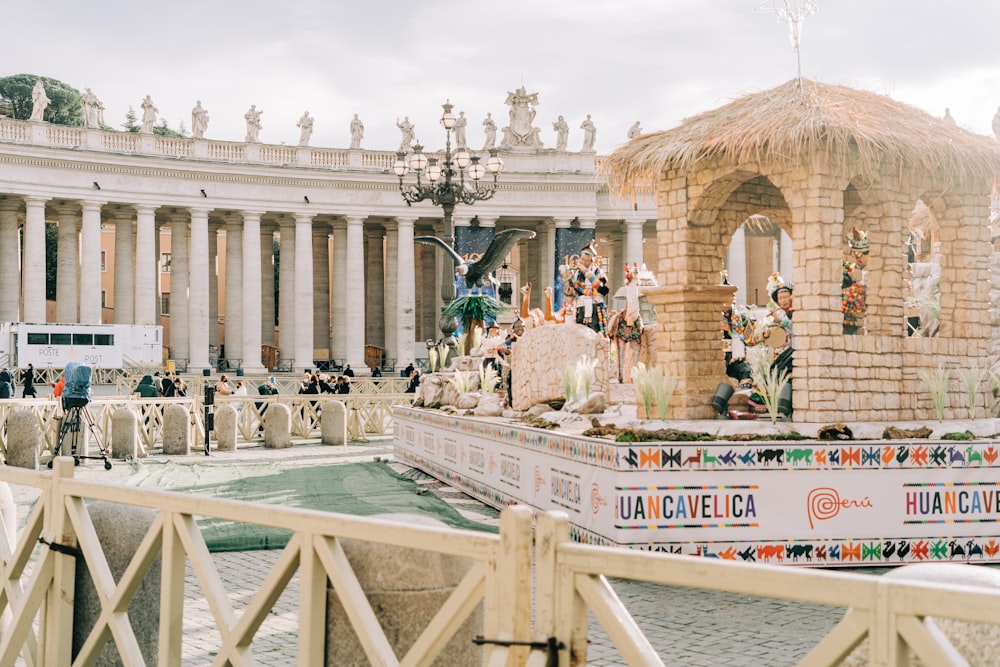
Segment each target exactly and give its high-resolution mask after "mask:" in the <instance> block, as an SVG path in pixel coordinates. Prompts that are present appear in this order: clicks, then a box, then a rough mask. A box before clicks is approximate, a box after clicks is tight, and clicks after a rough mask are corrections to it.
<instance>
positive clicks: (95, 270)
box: [0, 197, 416, 373]
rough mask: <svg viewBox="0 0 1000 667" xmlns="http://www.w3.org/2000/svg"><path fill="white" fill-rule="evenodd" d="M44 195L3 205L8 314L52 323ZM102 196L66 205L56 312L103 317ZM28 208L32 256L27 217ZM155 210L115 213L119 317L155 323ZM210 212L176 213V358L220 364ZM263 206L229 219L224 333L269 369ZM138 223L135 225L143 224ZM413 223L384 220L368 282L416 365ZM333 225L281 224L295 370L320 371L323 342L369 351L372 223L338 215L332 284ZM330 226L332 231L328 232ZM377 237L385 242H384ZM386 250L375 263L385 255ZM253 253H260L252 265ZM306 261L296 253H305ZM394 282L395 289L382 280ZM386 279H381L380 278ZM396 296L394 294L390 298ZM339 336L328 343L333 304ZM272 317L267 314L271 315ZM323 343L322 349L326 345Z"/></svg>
mask: <svg viewBox="0 0 1000 667" xmlns="http://www.w3.org/2000/svg"><path fill="white" fill-rule="evenodd" d="M46 203H47V200H46V199H44V198H41V197H25V198H24V208H23V209H22V208H21V207H20V206H19V205H18V203H17V202H16V201H12V200H4V201H0V281H2V282H0V284H3V285H4V286H5V289H3V290H0V321H25V322H45V321H46V312H45V303H46V300H45V257H46V253H45V206H46ZM102 206H103V204H102V203H99V202H89V201H85V202H80V203H79V204H73V203H59V204H57V205H56V206H55V208H56V211H57V216H58V218H57V219H58V223H59V231H58V237H57V238H58V241H57V243H58V253H57V254H58V261H57V266H56V276H57V278H56V283H57V284H56V289H57V294H58V299H57V302H56V319H57V321H60V322H69V323H73V322H80V323H84V324H100V323H101V321H102V318H101V305H102V304H101V249H100V229H101V210H102ZM22 210H23V211H24V229H23V261H22V257H21V252H19V251H20V249H21V248H22V242H21V239H19V233H18V215H19V213H20V211H22ZM156 210H157V209H156V207H153V206H145V205H137V206H134V207H119V208H115V209H114V210H113V211H112V212H111V215H110V218H111V219H110V220H109V221H108V222H109V223H110V224H113V225H114V229H115V253H114V255H115V267H114V276H115V277H114V290H115V295H116V298H115V304H114V306H115V323H116V324H136V325H155V324H156V323H157V321H158V320H157V304H158V301H159V297H160V295H159V294H158V266H159V262H158V236H159V235H158V233H157V228H156V221H155V218H156ZM209 213H210V210H209V209H194V208H192V209H176V210H169V211H166V218H167V222H166V224H167V225H169V229H170V234H171V271H170V280H171V284H170V324H169V328H170V343H171V346H170V347H171V349H170V356H171V357H172V358H174V359H187V360H188V368H189V369H190V370H193V371H197V370H200V369H203V368H209V367H210V359H209V348H210V346H212V345H217V344H218V342H219V341H218V340H217V327H214V326H212V322H211V321H210V320H211V316H212V314H214V313H216V312H218V305H217V289H218V279H217V276H216V275H215V271H214V270H212V265H213V263H214V257H215V255H216V249H217V244H216V242H215V241H216V239H215V238H214V237H215V234H214V233H213V232H215V231H217V230H218V227H216V226H215V225H214V224H213V225H212V226H211V227H210V224H209ZM261 215H262V212H260V211H242V212H239V213H232V214H227V215H226V216H225V218H224V219H223V222H222V226H223V227H224V229H225V233H226V238H227V243H226V275H225V277H224V280H225V285H226V293H227V298H226V304H225V313H224V314H225V322H226V326H225V338H224V343H225V346H226V352H227V356H228V357H229V358H230V359H237V358H240V359H242V366H243V368H244V369H245V370H246V371H247V372H249V373H259V372H263V371H264V367H263V365H262V363H261V345H262V344H263V343H267V344H273V343H274V326H273V324H274V323H273V320H271V317H273V313H274V301H275V294H274V286H273V282H272V281H271V280H265V279H263V276H264V275H269V274H267V273H266V272H267V271H269V270H270V269H269V267H270V266H271V260H272V248H271V237H270V232H269V233H267V234H266V239H265V240H264V241H263V242H262V225H261ZM133 222H134V228H133ZM415 222H416V219H415V218H410V219H399V220H396V221H392V222H388V223H386V228H387V238H386V248H387V250H388V252H389V254H390V258H389V259H388V262H389V264H388V266H386V265H385V264H383V259H382V247H383V246H382V243H381V241H382V239H381V237H375V238H373V241H372V243H371V244H370V246H369V250H368V258H369V260H371V261H370V262H369V263H368V264H369V265H368V272H369V279H371V280H372V282H373V283H375V284H376V285H377V288H376V289H377V293H376V296H377V298H378V299H379V301H380V303H381V304H382V305H383V307H384V311H385V313H386V317H387V322H386V324H385V327H386V333H385V343H386V356H388V357H390V358H395V359H397V360H403V359H405V360H412V358H413V347H412V346H413V341H414V336H415V323H414V273H415V272H414V243H413V236H414V233H413V229H414V224H415ZM328 224H329V223H326V222H323V223H318V222H317V223H314V219H313V216H311V215H308V214H304V213H298V214H295V215H294V216H292V217H291V218H287V217H286V218H282V219H281V221H280V223H279V231H280V239H281V240H280V243H281V246H280V247H281V265H280V275H279V282H280V285H281V292H282V296H283V297H284V298H281V299H280V301H279V304H280V306H279V310H280V312H279V321H280V323H281V330H282V335H281V337H280V351H279V355H280V356H281V357H282V358H284V359H287V360H291V361H292V364H293V366H294V368H296V369H304V368H310V367H312V366H313V361H314V359H313V353H314V347H316V346H318V347H320V348H329V349H330V351H331V353H332V354H331V356H332V357H333V358H339V359H345V360H346V362H347V363H349V364H351V366H352V367H353V368H355V369H357V370H359V371H363V370H365V368H366V366H365V357H364V346H365V340H366V339H365V336H366V326H365V305H366V302H365V290H366V286H365V283H366V276H365V268H366V261H365V258H366V253H365V242H364V218H363V217H361V216H348V217H347V218H346V220H344V221H334V222H333V223H332V228H333V229H332V231H333V237H334V253H333V254H334V258H333V259H334V264H333V286H334V289H331V284H330V282H331V281H330V279H329V270H330V265H329V259H330V258H329V251H328V240H329V236H330V234H329V232H327V231H324V227H326V225H328ZM327 229H329V228H328V227H327ZM376 241H377V242H376ZM376 256H377V261H375V258H376ZM248 258H254V259H253V260H250V259H248ZM297 258H298V259H297ZM383 272H384V273H385V276H386V278H385V279H386V280H388V281H389V282H390V283H391V285H389V286H386V285H385V284H384V280H383ZM376 278H377V279H376ZM386 297H389V299H387V298H386ZM331 306H332V310H333V332H332V333H333V335H332V340H330V332H331V329H330V325H331V322H330V308H331ZM267 313H270V316H268V317H267V318H265V317H264V314H267ZM317 343H318V345H317Z"/></svg>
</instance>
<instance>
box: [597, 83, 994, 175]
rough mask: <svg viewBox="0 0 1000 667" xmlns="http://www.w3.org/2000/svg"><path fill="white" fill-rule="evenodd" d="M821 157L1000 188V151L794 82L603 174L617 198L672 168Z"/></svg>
mask: <svg viewBox="0 0 1000 667" xmlns="http://www.w3.org/2000/svg"><path fill="white" fill-rule="evenodd" d="M813 152H818V153H830V154H832V155H835V156H839V157H843V158H845V159H849V160H852V161H854V163H855V164H856V169H855V175H857V176H861V177H872V176H875V175H876V174H877V173H878V172H879V170H880V166H882V165H885V164H887V163H888V164H891V165H893V166H894V168H896V169H899V170H909V171H916V172H919V173H922V174H926V175H928V176H932V175H938V176H945V177H947V178H949V179H950V180H951V182H953V183H962V182H975V183H992V182H994V181H996V180H997V179H998V178H1000V142H998V141H996V140H994V139H992V138H988V137H982V136H979V135H976V134H972V133H971V132H967V131H965V130H962V129H960V128H958V127H956V126H955V125H954V124H952V123H950V122H948V121H946V120H944V119H942V118H936V117H934V116H931V115H930V114H928V113H927V112H925V111H922V110H921V109H918V108H916V107H913V106H910V105H908V104H903V103H902V102H897V101H896V100H893V99H890V98H889V97H886V96H884V95H878V94H876V93H871V92H867V91H863V90H856V89H854V88H848V87H846V86H835V85H830V84H825V83H818V82H816V81H810V80H808V79H803V80H802V89H801V91H800V89H799V81H798V80H797V79H793V80H791V81H789V82H788V83H785V84H783V85H781V86H778V87H777V88H772V89H771V90H765V91H763V92H760V93H754V94H751V95H746V96H744V97H741V98H739V99H737V100H735V101H733V102H730V103H729V104H727V105H725V106H722V107H719V108H718V109H714V110H712V111H708V112H706V113H703V114H701V115H698V116H694V117H693V118H688V119H686V120H685V121H684V122H682V123H681V124H680V126H678V127H676V128H673V129H671V130H664V131H662V132H652V133H650V134H644V135H641V136H638V137H636V138H634V139H632V140H631V141H629V142H628V143H627V144H625V145H624V146H622V147H621V148H619V149H617V150H616V151H614V152H613V153H612V154H611V155H610V156H608V157H607V158H606V159H605V160H604V161H603V163H602V165H601V170H602V171H603V172H604V173H605V175H606V176H607V178H608V181H609V182H610V184H611V189H612V190H619V191H621V192H626V193H627V192H630V191H631V190H632V189H633V188H634V187H638V186H648V185H650V184H654V185H655V183H656V180H657V179H658V177H659V176H660V174H661V173H662V171H663V169H664V168H665V167H667V166H668V165H669V166H671V167H675V168H680V169H682V170H690V169H691V168H693V167H695V166H696V165H697V164H698V163H699V162H700V161H702V160H706V159H711V158H722V159H724V160H727V161H731V162H733V163H747V162H750V163H760V164H763V165H768V164H783V163H790V162H795V163H798V162H800V161H801V159H802V156H803V155H805V154H810V153H813Z"/></svg>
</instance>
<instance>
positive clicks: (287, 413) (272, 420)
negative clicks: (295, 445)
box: [264, 403, 292, 449]
mask: <svg viewBox="0 0 1000 667" xmlns="http://www.w3.org/2000/svg"><path fill="white" fill-rule="evenodd" d="M264 446H265V447H267V448H269V449H284V448H286V447H291V446H292V411H291V410H289V409H288V406H287V405H285V404H284V403H272V404H271V405H269V406H268V408H267V412H266V413H265V414H264Z"/></svg>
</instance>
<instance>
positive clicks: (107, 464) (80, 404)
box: [48, 398, 111, 470]
mask: <svg viewBox="0 0 1000 667" xmlns="http://www.w3.org/2000/svg"><path fill="white" fill-rule="evenodd" d="M89 402H90V401H88V400H87V399H85V398H67V399H65V400H64V405H63V407H65V409H66V414H65V415H64V416H63V420H62V424H60V425H59V438H58V439H57V440H56V447H55V450H54V451H53V452H52V459H50V460H49V462H48V467H49V468H51V467H52V460H53V459H55V457H57V456H59V453H60V452H61V451H62V446H63V442H64V441H65V440H66V437H67V436H69V445H70V455H71V456H72V457H73V463H74V464H75V465H80V459H101V460H103V461H104V469H105V470H111V461H109V460H108V450H107V449H106V448H105V446H104V443H103V442H101V436H100V434H99V433H98V432H97V425H96V424H94V415H93V414H91V412H90V409H89V408H88V407H87V403H89ZM84 423H86V425H87V427H88V428H89V429H90V434H91V435H92V436H93V437H94V441H95V442H97V447H98V449H99V450H100V452H101V454H100V456H87V455H85V454H79V453H77V452H78V447H79V446H80V445H82V444H83V425H84Z"/></svg>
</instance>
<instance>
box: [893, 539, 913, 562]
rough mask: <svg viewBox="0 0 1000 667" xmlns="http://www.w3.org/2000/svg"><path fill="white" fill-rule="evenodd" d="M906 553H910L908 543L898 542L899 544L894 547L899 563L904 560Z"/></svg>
mask: <svg viewBox="0 0 1000 667" xmlns="http://www.w3.org/2000/svg"><path fill="white" fill-rule="evenodd" d="M908 553H910V543H909V542H908V541H906V540H900V541H899V544H897V545H896V555H897V556H898V557H899V560H900V562H902V561H903V559H904V558H906V555H907V554H908Z"/></svg>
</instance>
